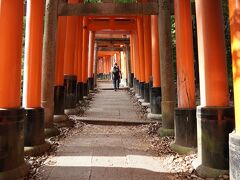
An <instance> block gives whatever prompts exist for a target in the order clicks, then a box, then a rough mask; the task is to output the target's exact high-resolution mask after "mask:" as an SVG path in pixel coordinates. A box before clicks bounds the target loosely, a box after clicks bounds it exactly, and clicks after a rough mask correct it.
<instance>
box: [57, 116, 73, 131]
mask: <svg viewBox="0 0 240 180" xmlns="http://www.w3.org/2000/svg"><path fill="white" fill-rule="evenodd" d="M53 122H54V125H55V126H56V127H57V128H61V127H73V126H74V122H73V121H71V120H70V119H68V117H67V115H54V117H53Z"/></svg>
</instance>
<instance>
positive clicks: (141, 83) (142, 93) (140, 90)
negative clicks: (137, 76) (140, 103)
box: [139, 82, 144, 99]
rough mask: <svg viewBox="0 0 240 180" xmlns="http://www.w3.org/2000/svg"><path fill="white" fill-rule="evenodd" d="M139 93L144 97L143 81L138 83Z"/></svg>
mask: <svg viewBox="0 0 240 180" xmlns="http://www.w3.org/2000/svg"><path fill="white" fill-rule="evenodd" d="M139 93H140V94H139V95H140V96H141V97H142V99H144V82H140V83H139Z"/></svg>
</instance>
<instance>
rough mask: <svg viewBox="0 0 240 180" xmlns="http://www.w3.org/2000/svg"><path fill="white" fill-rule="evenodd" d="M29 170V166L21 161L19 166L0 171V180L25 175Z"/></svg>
mask: <svg viewBox="0 0 240 180" xmlns="http://www.w3.org/2000/svg"><path fill="white" fill-rule="evenodd" d="M28 170H29V166H28V165H27V164H26V163H25V162H23V163H22V164H21V165H20V166H18V167H16V168H14V169H11V170H8V171H0V179H1V180H8V179H19V178H23V177H24V176H26V175H27V173H28Z"/></svg>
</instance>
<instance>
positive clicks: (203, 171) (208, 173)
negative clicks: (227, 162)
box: [192, 158, 229, 179]
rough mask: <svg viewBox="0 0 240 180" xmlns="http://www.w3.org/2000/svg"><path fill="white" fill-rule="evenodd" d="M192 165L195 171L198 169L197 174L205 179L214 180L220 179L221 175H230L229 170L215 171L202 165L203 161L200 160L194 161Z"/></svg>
mask: <svg viewBox="0 0 240 180" xmlns="http://www.w3.org/2000/svg"><path fill="white" fill-rule="evenodd" d="M192 165H193V167H194V169H196V171H197V173H198V174H199V175H200V176H201V177H203V178H206V177H211V178H214V179H215V178H216V179H218V177H219V176H220V175H225V174H228V173H229V171H228V170H222V169H214V168H210V167H208V166H204V165H202V164H201V160H200V159H199V158H198V159H196V160H194V161H193V163H192Z"/></svg>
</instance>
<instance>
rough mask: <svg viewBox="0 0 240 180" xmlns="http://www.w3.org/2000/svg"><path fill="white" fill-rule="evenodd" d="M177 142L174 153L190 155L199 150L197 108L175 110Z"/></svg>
mask: <svg viewBox="0 0 240 180" xmlns="http://www.w3.org/2000/svg"><path fill="white" fill-rule="evenodd" d="M174 120H175V123H174V125H175V128H174V129H175V142H174V144H172V148H173V150H174V151H176V152H178V153H179V154H183V153H184V152H186V153H189V152H191V151H193V150H194V149H196V148H197V118H196V108H193V109H189V108H175V118H174Z"/></svg>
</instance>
